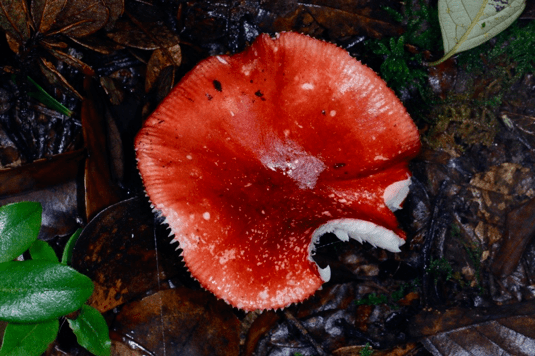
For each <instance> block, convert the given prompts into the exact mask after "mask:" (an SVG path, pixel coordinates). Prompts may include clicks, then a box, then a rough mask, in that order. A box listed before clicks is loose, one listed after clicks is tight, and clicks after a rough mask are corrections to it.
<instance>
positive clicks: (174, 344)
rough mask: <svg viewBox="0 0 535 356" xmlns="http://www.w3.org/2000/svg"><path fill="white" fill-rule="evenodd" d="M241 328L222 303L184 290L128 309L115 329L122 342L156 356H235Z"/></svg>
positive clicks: (155, 296) (167, 292)
mask: <svg viewBox="0 0 535 356" xmlns="http://www.w3.org/2000/svg"><path fill="white" fill-rule="evenodd" d="M239 325H240V322H239V320H238V318H237V317H236V316H235V315H234V313H233V312H232V307H230V306H229V305H228V304H225V302H223V301H222V300H217V299H216V298H215V297H214V296H213V295H212V294H210V293H209V292H206V291H200V290H191V289H188V288H184V287H181V288H177V289H169V290H164V291H160V292H158V293H156V294H153V295H151V296H148V297H145V298H143V299H141V300H140V301H136V302H133V303H130V304H127V305H125V306H124V307H123V308H122V310H121V312H120V313H119V314H118V315H117V319H116V321H115V323H114V324H113V325H112V328H113V330H114V334H113V335H115V337H117V336H119V340H121V339H123V338H124V337H126V336H128V338H130V339H131V340H132V341H133V343H135V344H139V345H143V346H144V348H146V349H147V351H149V352H151V353H152V354H154V355H164V354H165V355H168V356H175V355H176V356H178V355H196V356H204V355H206V356H227V355H228V356H235V355H238V354H239ZM113 342H115V341H113Z"/></svg>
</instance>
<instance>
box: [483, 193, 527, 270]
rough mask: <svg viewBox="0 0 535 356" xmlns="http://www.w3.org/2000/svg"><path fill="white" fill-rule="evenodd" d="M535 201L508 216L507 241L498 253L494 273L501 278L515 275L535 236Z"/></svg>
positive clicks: (493, 266) (493, 268) (505, 240)
mask: <svg viewBox="0 0 535 356" xmlns="http://www.w3.org/2000/svg"><path fill="white" fill-rule="evenodd" d="M533 221H535V199H532V200H531V201H529V202H528V203H526V204H524V205H522V206H520V207H519V208H517V209H514V210H513V211H511V212H509V213H508V214H507V224H506V228H505V234H504V235H505V236H504V237H505V239H504V241H503V243H502V246H501V248H500V251H499V252H498V253H497V255H496V257H495V259H494V262H493V265H492V271H493V272H494V274H495V275H496V276H498V277H499V278H504V277H507V276H508V275H510V274H511V273H513V271H514V269H515V268H516V267H517V266H518V263H519V262H520V258H521V257H522V255H523V254H524V251H525V250H526V247H527V246H528V244H529V243H530V242H531V241H532V240H533V237H534V236H535V225H534V224H533V223H532V222H533Z"/></svg>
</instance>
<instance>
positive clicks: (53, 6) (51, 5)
mask: <svg viewBox="0 0 535 356" xmlns="http://www.w3.org/2000/svg"><path fill="white" fill-rule="evenodd" d="M66 4H67V0H32V2H31V4H30V9H31V12H32V18H33V22H34V23H35V28H36V31H38V32H40V33H47V32H48V31H49V30H50V29H51V28H52V26H54V24H55V23H56V19H57V16H58V14H59V13H60V12H61V10H63V8H64V7H65V5H66Z"/></svg>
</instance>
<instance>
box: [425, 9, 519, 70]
mask: <svg viewBox="0 0 535 356" xmlns="http://www.w3.org/2000/svg"><path fill="white" fill-rule="evenodd" d="M525 7H526V0H439V1H438V17H439V21H440V29H441V30H442V41H443V43H444V53H445V54H444V57H442V58H441V59H439V60H438V61H436V62H433V63H430V64H431V65H436V64H439V63H442V62H444V61H445V60H446V59H448V58H450V57H451V56H453V55H454V54H456V53H459V52H462V51H466V50H469V49H471V48H474V47H477V46H479V45H480V44H482V43H484V42H486V41H488V40H490V39H491V38H492V37H494V36H496V35H497V34H499V33H500V32H502V31H503V30H505V29H506V28H507V27H509V26H510V25H511V24H512V23H513V21H515V20H516V19H517V18H518V16H520V14H521V13H522V11H524V8H525Z"/></svg>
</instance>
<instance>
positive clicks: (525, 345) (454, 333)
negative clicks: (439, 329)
mask: <svg viewBox="0 0 535 356" xmlns="http://www.w3.org/2000/svg"><path fill="white" fill-rule="evenodd" d="M534 330H535V317H534V316H533V315H527V316H513V317H504V318H500V319H498V320H492V321H488V322H482V323H478V324H475V325H471V326H469V327H463V328H456V329H454V330H451V331H447V332H444V333H440V334H437V335H434V336H430V337H428V338H426V339H424V340H423V341H422V343H423V344H424V346H425V347H426V349H428V350H429V351H430V352H431V353H432V354H433V355H434V356H465V355H466V356H472V355H473V356H487V355H515V356H530V355H533V350H534V349H535V332H534Z"/></svg>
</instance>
